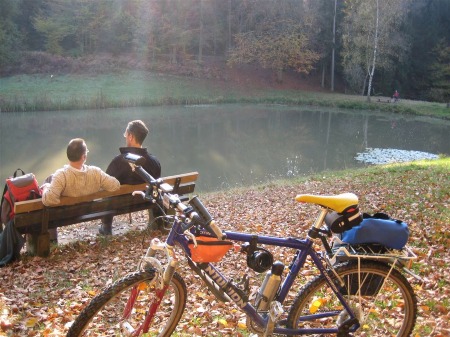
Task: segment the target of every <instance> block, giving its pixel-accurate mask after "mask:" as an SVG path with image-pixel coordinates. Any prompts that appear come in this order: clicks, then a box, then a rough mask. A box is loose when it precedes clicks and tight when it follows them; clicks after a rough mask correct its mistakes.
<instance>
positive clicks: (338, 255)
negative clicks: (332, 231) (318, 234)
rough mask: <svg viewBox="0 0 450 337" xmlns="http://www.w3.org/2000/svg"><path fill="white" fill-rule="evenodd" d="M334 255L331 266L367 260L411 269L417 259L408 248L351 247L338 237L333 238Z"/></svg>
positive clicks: (366, 245) (376, 245)
mask: <svg viewBox="0 0 450 337" xmlns="http://www.w3.org/2000/svg"><path fill="white" fill-rule="evenodd" d="M332 253H333V256H332V257H331V258H329V261H330V263H331V265H334V264H336V263H339V262H343V261H348V260H349V259H367V260H376V261H382V262H385V263H400V264H401V266H402V267H407V268H410V267H411V264H412V261H414V260H416V259H417V256H416V254H414V253H413V251H412V250H411V248H409V247H408V246H405V247H404V248H403V249H401V250H398V249H390V248H387V247H385V246H383V245H379V244H364V245H350V244H347V243H345V242H343V241H341V240H340V239H339V238H338V237H334V238H333V246H332Z"/></svg>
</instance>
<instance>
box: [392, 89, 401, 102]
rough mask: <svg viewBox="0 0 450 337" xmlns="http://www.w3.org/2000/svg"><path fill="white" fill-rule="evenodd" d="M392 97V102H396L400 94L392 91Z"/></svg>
mask: <svg viewBox="0 0 450 337" xmlns="http://www.w3.org/2000/svg"><path fill="white" fill-rule="evenodd" d="M392 99H393V100H394V102H397V101H398V100H399V99H400V94H399V92H398V91H397V90H395V91H394V94H393V95H392Z"/></svg>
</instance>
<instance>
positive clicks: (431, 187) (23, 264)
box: [0, 159, 450, 337]
mask: <svg viewBox="0 0 450 337" xmlns="http://www.w3.org/2000/svg"><path fill="white" fill-rule="evenodd" d="M449 173H450V159H441V160H437V161H429V162H420V163H412V164H411V163H407V164H401V165H391V166H384V167H372V168H369V169H365V170H356V171H343V172H334V173H324V174H321V175H316V176H311V177H307V178H304V179H299V180H297V181H289V182H276V183H271V184H267V185H264V186H257V187H252V188H249V189H242V190H233V191H227V192H220V193H214V194H208V195H203V196H200V197H201V198H202V200H203V201H204V203H205V204H206V206H207V207H208V208H209V210H210V211H211V213H212V214H213V216H214V217H215V219H216V220H217V222H218V223H219V224H220V225H221V227H222V228H223V229H228V230H239V231H246V232H249V233H250V232H253V233H255V232H256V233H270V234H273V235H280V236H296V237H304V236H305V235H306V231H307V229H308V228H309V226H310V225H311V220H312V219H313V218H314V216H315V215H316V214H317V209H315V208H314V207H313V206H310V205H306V204H299V203H296V202H295V201H294V197H295V196H296V195H297V194H299V193H316V194H337V193H342V192H349V191H351V192H354V193H356V194H357V195H358V196H359V198H360V207H361V210H362V211H364V212H376V211H384V212H387V213H389V214H391V215H392V216H393V217H394V218H400V219H403V220H405V221H407V222H408V223H409V225H410V233H411V235H410V242H409V244H410V246H412V247H413V250H414V252H415V253H416V254H417V255H418V260H417V261H416V263H415V264H414V267H413V269H414V271H415V272H416V273H417V274H419V275H420V276H421V277H422V278H423V282H419V281H413V288H414V289H415V291H416V294H417V296H418V305H419V317H418V319H417V324H416V327H415V330H414V334H413V336H435V337H438V336H450V323H449V322H450V313H449V310H450V286H449V284H450V268H449V263H450V252H449V247H450V234H449V233H450V231H449V229H450V228H449V227H450V210H449V206H450V205H449V197H450V174H449ZM145 216H146V215H145V213H136V214H133V225H132V226H131V229H132V230H130V231H129V232H127V233H125V234H120V235H115V236H113V237H112V238H100V237H97V236H96V235H95V232H96V228H97V225H98V223H87V224H81V225H77V226H71V227H67V228H64V229H60V238H62V239H64V238H65V239H66V240H67V238H71V240H73V239H74V238H75V239H77V240H78V241H75V242H71V243H68V244H60V245H59V246H55V247H53V248H52V252H51V255H50V257H49V258H46V259H43V258H38V257H30V256H26V255H25V254H24V256H23V258H22V259H21V261H18V262H15V263H13V264H10V265H8V266H6V267H4V268H1V269H0V336H64V335H65V332H66V331H67V328H68V326H69V325H70V323H71V322H72V321H73V320H74V318H75V317H76V315H77V314H78V313H79V311H80V309H81V308H83V306H84V305H86V303H87V302H88V301H89V300H90V299H91V298H92V297H93V296H95V294H97V293H98V292H99V291H100V289H101V288H102V287H104V286H106V285H108V284H110V283H111V282H113V281H114V280H116V279H117V278H119V277H121V276H123V275H125V274H126V273H128V272H130V271H132V270H134V269H135V266H136V264H137V261H138V259H139V256H141V254H143V252H144V250H145V249H146V245H147V244H148V242H149V240H150V238H151V237H153V236H157V235H160V236H161V235H162V234H161V233H160V232H155V231H153V232H149V231H146V230H142V228H145ZM116 220H117V222H116V223H115V228H116V229H117V228H118V227H119V226H121V227H122V229H121V230H120V232H123V227H127V226H125V225H123V224H125V223H126V222H127V221H128V218H127V217H122V218H117V219H116ZM120 224H121V225H120ZM88 227H89V228H88ZM128 227H130V226H128ZM86 228H88V230H87V229H86ZM273 253H274V255H275V256H276V258H278V259H280V258H281V259H283V258H285V257H287V256H288V255H287V253H286V252H283V251H274V252H273ZM236 259H238V260H237V261H238V262H236V261H235V260H236ZM220 267H221V268H222V269H223V270H224V271H225V272H227V273H230V274H231V275H233V278H235V279H237V278H238V277H239V273H248V270H246V269H245V268H246V262H245V258H240V257H239V255H238V254H237V253H228V254H227V256H226V257H225V258H224V260H223V261H222V262H221V263H220ZM180 273H181V274H182V275H183V276H184V278H185V281H186V284H187V286H188V291H189V295H188V303H187V307H186V311H185V313H184V315H183V317H182V320H181V322H180V325H179V327H180V330H181V333H180V335H183V336H249V335H250V334H249V332H248V331H247V330H246V329H245V324H244V323H245V317H244V316H242V314H241V313H240V312H239V311H238V310H236V308H235V307H233V306H230V305H229V304H223V303H221V302H218V301H217V300H215V299H214V297H213V296H212V295H211V294H210V293H209V292H208V291H207V290H206V289H205V288H204V287H202V286H201V284H200V280H199V279H198V277H194V276H193V275H192V274H188V273H187V269H186V268H185V266H182V268H181V270H180ZM311 273H312V271H309V270H306V271H304V272H302V275H301V276H300V278H302V279H307V278H308V277H309V276H310V275H311ZM250 275H251V276H253V277H255V278H256V279H258V277H261V276H258V275H257V274H255V273H250ZM211 322H212V323H211Z"/></svg>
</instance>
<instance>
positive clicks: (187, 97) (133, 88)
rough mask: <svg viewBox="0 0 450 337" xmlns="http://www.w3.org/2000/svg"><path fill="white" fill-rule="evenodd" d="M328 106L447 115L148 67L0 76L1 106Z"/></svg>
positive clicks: (414, 105) (432, 107)
mask: <svg viewBox="0 0 450 337" xmlns="http://www.w3.org/2000/svg"><path fill="white" fill-rule="evenodd" d="M238 102H243V103H268V104H272V103H273V104H292V105H312V106H329V107H337V108H346V109H359V110H377V111H385V112H394V113H402V114H415V115H427V116H436V117H440V118H450V109H448V108H446V105H445V104H442V103H430V102H419V101H410V100H402V101H400V102H398V103H395V104H393V103H389V102H388V98H386V97H374V98H373V99H372V102H371V103H368V102H366V98H365V97H361V96H355V95H343V94H334V93H323V92H310V91H299V90H286V89H277V88H276V86H273V87H269V86H265V87H262V86H259V87H253V85H252V83H236V82H233V81H224V80H209V79H197V78H191V77H180V76H170V75H161V74H155V73H149V72H135V71H134V72H133V71H127V72H122V73H114V74H113V73H111V74H100V75H95V76H89V75H55V76H53V75H50V74H48V75H20V76H12V77H6V78H0V111H1V112H22V111H45V110H73V109H103V108H117V107H132V106H155V105H175V104H183V105H184V104H218V103H238Z"/></svg>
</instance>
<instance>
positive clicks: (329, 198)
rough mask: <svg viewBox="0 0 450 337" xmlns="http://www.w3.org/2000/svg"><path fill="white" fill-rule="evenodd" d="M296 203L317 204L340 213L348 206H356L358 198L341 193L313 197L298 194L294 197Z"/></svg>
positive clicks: (312, 195)
mask: <svg viewBox="0 0 450 337" xmlns="http://www.w3.org/2000/svg"><path fill="white" fill-rule="evenodd" d="M295 200H297V201H298V202H307V203H312V204H317V205H320V206H323V207H326V208H330V209H332V210H333V211H336V212H338V213H342V212H343V211H344V210H345V209H347V208H349V207H350V206H357V205H358V197H357V196H356V195H355V194H353V193H342V194H338V195H314V194H299V195H297V196H296V197H295Z"/></svg>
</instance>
